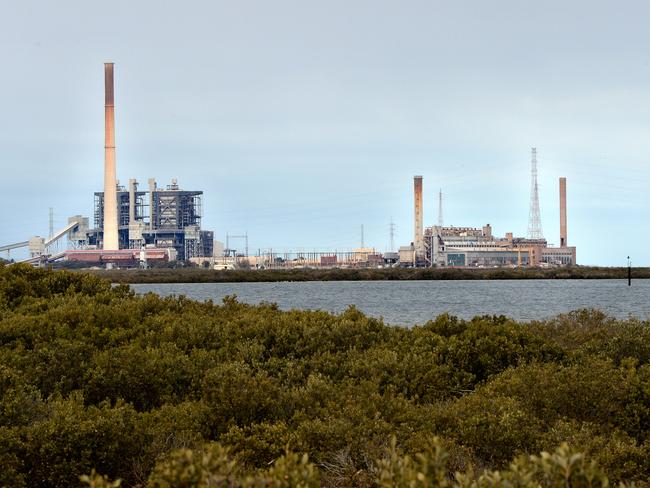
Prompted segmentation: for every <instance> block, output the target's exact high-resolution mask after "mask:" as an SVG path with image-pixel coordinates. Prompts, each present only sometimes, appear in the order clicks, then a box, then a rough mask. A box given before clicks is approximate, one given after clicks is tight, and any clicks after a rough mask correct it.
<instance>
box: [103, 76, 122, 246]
mask: <svg viewBox="0 0 650 488" xmlns="http://www.w3.org/2000/svg"><path fill="white" fill-rule="evenodd" d="M104 95H105V103H104V108H105V143H104V249H107V250H109V251H114V250H117V249H119V248H120V244H119V238H118V235H117V176H116V172H115V105H114V103H115V101H114V92H113V63H104Z"/></svg>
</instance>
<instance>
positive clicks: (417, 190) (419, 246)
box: [413, 176, 424, 254]
mask: <svg viewBox="0 0 650 488" xmlns="http://www.w3.org/2000/svg"><path fill="white" fill-rule="evenodd" d="M413 194H414V197H415V215H414V217H415V226H414V227H415V235H414V236H413V246H414V247H415V253H416V254H420V253H423V252H424V225H423V219H422V176H414V177H413Z"/></svg>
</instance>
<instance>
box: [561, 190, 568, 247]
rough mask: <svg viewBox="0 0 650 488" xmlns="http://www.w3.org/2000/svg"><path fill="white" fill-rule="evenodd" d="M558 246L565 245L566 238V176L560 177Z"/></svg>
mask: <svg viewBox="0 0 650 488" xmlns="http://www.w3.org/2000/svg"><path fill="white" fill-rule="evenodd" d="M560 247H567V239H566V178H564V177H562V178H560Z"/></svg>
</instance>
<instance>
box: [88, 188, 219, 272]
mask: <svg viewBox="0 0 650 488" xmlns="http://www.w3.org/2000/svg"><path fill="white" fill-rule="evenodd" d="M116 194H117V198H116V200H117V217H118V227H117V229H118V232H117V235H118V245H119V248H120V249H141V248H142V247H145V248H159V249H174V250H175V255H176V258H177V259H180V260H189V259H192V258H198V257H211V256H212V253H213V242H214V233H213V232H212V231H207V230H201V216H202V196H203V192H202V191H186V190H182V189H181V188H180V187H179V186H178V182H177V180H175V179H174V180H172V182H171V184H170V185H167V187H166V188H159V187H158V186H157V184H156V181H155V180H154V179H150V180H149V188H148V190H147V191H141V190H140V189H139V188H138V182H137V181H136V180H134V179H131V180H129V187H128V189H126V188H124V187H123V186H119V185H118V186H117V192H116ZM105 210H106V209H105V208H104V193H103V192H96V193H95V212H94V228H93V229H92V230H89V231H88V232H87V234H86V236H85V238H86V239H85V241H86V242H79V241H78V242H76V243H75V244H76V247H86V248H98V249H103V248H104V240H103V236H104V215H105V213H106V212H105Z"/></svg>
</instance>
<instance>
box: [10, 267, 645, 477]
mask: <svg viewBox="0 0 650 488" xmlns="http://www.w3.org/2000/svg"><path fill="white" fill-rule="evenodd" d="M649 330H650V329H649V328H648V324H647V323H645V322H640V321H637V320H632V319H631V320H627V321H617V320H613V319H610V318H607V317H605V316H604V315H602V314H601V313H599V312H597V311H578V312H574V313H571V314H567V315H563V316H559V317H556V318H554V319H552V320H549V321H545V322H538V323H531V324H525V325H524V324H519V323H517V322H514V321H512V320H509V319H507V318H504V317H488V316H486V317H476V318H474V319H472V320H460V319H457V318H455V317H451V316H448V315H442V316H440V317H438V318H437V319H436V320H433V321H431V322H428V323H427V324H424V325H422V326H418V327H413V328H411V329H405V328H397V327H390V326H388V325H385V324H384V323H383V322H382V321H380V320H376V319H372V318H368V317H366V316H365V315H363V314H362V313H361V312H359V310H357V309H355V308H353V307H351V308H350V309H348V310H347V311H346V312H344V313H342V314H339V315H332V314H329V313H324V312H300V311H292V312H281V311H279V310H278V309H277V307H275V306H274V305H271V304H266V305H260V306H250V305H246V304H242V303H239V302H237V300H236V299H235V298H234V297H228V298H226V299H225V300H224V302H223V304H221V305H214V304H212V303H209V302H207V303H200V302H195V301H191V300H188V299H186V298H183V297H179V298H175V297H170V298H160V297H158V296H155V295H151V294H150V295H146V296H137V295H135V294H134V293H132V292H131V291H130V290H129V289H128V288H127V287H125V286H117V287H111V285H110V284H109V283H108V282H105V281H102V280H99V279H97V278H93V277H91V276H89V275H85V274H78V273H70V272H52V271H44V270H37V269H32V268H29V267H26V266H19V265H15V266H2V265H0V486H12V487H13V486H16V487H20V486H42V487H54V486H56V487H60V486H81V484H82V478H83V483H84V484H85V485H86V486H95V487H110V486H117V485H116V483H118V481H112V480H121V481H119V483H120V485H121V486H123V487H128V486H141V487H145V486H151V487H171V486H175V487H180V486H206V487H207V486H251V487H253V486H256V487H257V486H278V487H279V486H304V487H311V486H358V487H366V486H400V487H401V486H404V487H406V486H422V487H424V486H450V487H452V486H453V487H459V488H460V487H470V486H472V487H488V486H513V487H514V486H549V487H555V486H606V482H607V481H606V480H607V479H609V482H619V481H620V482H636V483H637V485H638V486H646V485H643V483H644V481H645V480H646V479H648V478H649V477H650V437H649V436H648V433H649V432H650V345H649V344H650V332H649ZM564 442H568V443H569V445H571V448H569V447H567V446H566V445H563V443H564ZM558 446H561V447H558ZM572 449H575V450H577V451H573V450H572ZM578 451H579V452H580V453H581V454H577V452H578ZM539 452H544V454H542V455H536V453H539ZM549 453H552V454H549ZM93 470H95V471H93ZM98 473H99V474H98ZM454 473H456V474H454Z"/></svg>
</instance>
